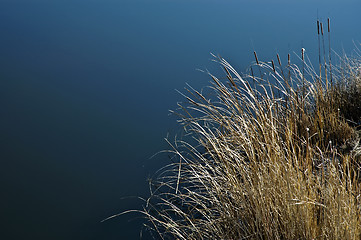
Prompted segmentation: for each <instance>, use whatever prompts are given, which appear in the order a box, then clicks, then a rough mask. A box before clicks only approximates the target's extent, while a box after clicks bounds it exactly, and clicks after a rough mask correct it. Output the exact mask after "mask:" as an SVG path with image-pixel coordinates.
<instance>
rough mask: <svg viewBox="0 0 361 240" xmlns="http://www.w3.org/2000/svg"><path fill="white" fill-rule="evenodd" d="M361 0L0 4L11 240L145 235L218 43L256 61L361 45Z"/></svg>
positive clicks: (0, 95) (4, 196)
mask: <svg viewBox="0 0 361 240" xmlns="http://www.w3.org/2000/svg"><path fill="white" fill-rule="evenodd" d="M360 10H361V2H360V1H356V0H355V1H349V0H346V1H342V2H341V1H336V0H335V1H311V0H310V1H302V2H301V1H241V0H238V1H236V0H227V1H224V0H222V1H221V0H183V1H181V0H177V1H174V0H154V1H147V0H139V1H137V0H132V1H127V0H118V1H116V0H51V1H50V0H23V1H20V0H0V104H1V105H0V106H1V108H0V110H1V115H0V161H1V165H0V184H1V188H0V190H1V198H0V219H1V228H0V229H1V230H0V238H1V239H139V231H140V229H141V221H140V220H139V219H137V217H139V215H136V214H130V215H125V216H121V217H118V218H115V219H113V220H109V221H106V222H104V223H101V222H100V221H101V220H102V219H104V218H106V217H108V216H110V215H112V214H116V213H119V212H121V211H124V210H128V209H133V208H140V207H141V205H142V202H141V201H138V200H136V199H134V198H127V199H122V198H123V197H127V196H142V197H146V196H147V195H148V193H149V192H148V186H147V182H146V180H147V178H148V177H149V176H150V175H151V174H152V173H154V171H155V169H157V168H158V167H159V166H161V165H162V164H165V163H167V158H166V156H162V155H160V156H158V157H156V158H153V159H151V160H150V159H149V158H150V157H151V156H152V155H153V154H154V153H156V152H157V151H159V150H162V149H164V148H166V144H165V142H164V140H163V138H164V137H165V136H166V135H167V133H168V132H169V133H170V134H171V135H172V134H174V133H176V132H177V128H176V124H175V117H169V116H168V110H169V109H175V108H176V102H177V101H181V100H182V97H181V96H180V95H179V94H177V93H176V91H175V90H174V89H179V90H182V89H183V87H184V86H185V83H186V82H188V83H189V84H191V85H192V86H194V87H195V88H200V87H202V86H204V85H207V83H208V81H209V79H208V77H207V76H206V75H205V74H203V73H201V72H199V71H196V69H197V68H201V69H205V68H208V69H210V70H211V71H215V72H217V71H218V70H219V69H218V67H217V65H215V64H214V63H212V62H211V61H209V59H210V58H211V56H210V54H209V53H210V52H213V53H216V54H220V55H221V56H223V57H225V58H226V59H228V60H229V61H230V62H231V63H232V64H233V65H234V66H235V67H236V68H237V69H238V70H240V71H244V70H245V69H246V68H247V67H248V66H249V64H250V63H251V62H252V61H253V50H256V51H257V52H258V55H259V58H261V59H262V60H264V61H268V60H270V59H274V58H275V54H276V53H280V55H281V56H282V58H283V59H284V60H285V59H286V56H287V53H289V52H290V53H293V51H295V52H297V51H300V48H301V47H304V48H306V51H307V53H308V54H309V56H310V58H311V59H313V60H315V61H317V54H318V50H317V36H316V24H315V21H316V19H317V14H318V16H319V17H320V19H321V20H323V21H324V22H326V19H327V17H330V18H331V24H332V40H331V41H332V47H333V48H334V49H335V50H336V51H337V52H341V51H342V50H344V51H345V52H346V53H351V51H352V49H353V48H354V46H353V42H352V40H355V41H361V31H360V27H359V23H360V22H361V17H360V14H359V12H360Z"/></svg>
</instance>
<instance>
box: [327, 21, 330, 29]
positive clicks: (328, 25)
mask: <svg viewBox="0 0 361 240" xmlns="http://www.w3.org/2000/svg"><path fill="white" fill-rule="evenodd" d="M327 27H328V32H330V18H327Z"/></svg>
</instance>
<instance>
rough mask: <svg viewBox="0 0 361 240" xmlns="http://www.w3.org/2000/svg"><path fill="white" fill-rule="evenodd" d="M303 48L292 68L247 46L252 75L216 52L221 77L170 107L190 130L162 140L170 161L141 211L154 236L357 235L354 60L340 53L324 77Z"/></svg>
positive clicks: (357, 66)
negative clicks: (251, 58)
mask: <svg viewBox="0 0 361 240" xmlns="http://www.w3.org/2000/svg"><path fill="white" fill-rule="evenodd" d="M317 28H318V34H319V32H320V28H321V33H322V35H323V27H322V24H321V23H319V21H317ZM328 32H329V20H328ZM301 53H302V59H300V60H301V66H302V67H301V68H299V67H298V65H296V64H292V63H291V61H290V55H288V64H287V66H282V65H281V60H280V57H279V56H278V55H277V61H278V64H279V66H275V64H274V61H271V62H269V63H266V62H261V61H260V60H259V59H258V57H257V54H256V52H254V56H255V60H256V63H255V65H256V66H254V67H257V68H259V70H260V71H259V75H255V73H254V72H253V68H254V67H253V68H252V67H251V68H250V71H251V73H250V74H243V75H241V74H239V73H238V72H237V71H236V70H235V69H234V68H233V67H232V66H231V65H230V64H229V63H228V62H227V61H226V60H225V59H223V58H216V61H217V62H218V63H219V64H220V65H221V66H222V68H223V69H224V70H225V71H224V72H225V76H226V78H225V80H222V79H220V78H217V77H216V76H214V75H212V74H210V73H209V76H210V78H211V79H212V82H211V85H210V86H209V89H210V91H207V92H208V94H204V93H202V92H199V91H196V90H194V89H192V88H190V87H189V88H188V89H187V94H185V97H186V102H185V103H183V104H179V107H180V110H179V111H177V112H176V113H177V114H178V115H179V123H180V124H181V125H182V126H183V128H184V130H185V132H186V133H187V134H188V138H185V139H182V140H175V141H174V143H173V142H170V141H169V140H167V141H168V142H169V145H170V146H171V150H170V151H169V152H170V153H172V156H173V158H172V160H173V163H171V164H169V165H168V166H165V167H164V168H163V169H162V170H161V171H160V172H159V175H158V177H157V178H155V179H154V180H152V181H151V182H150V186H151V196H150V197H149V199H147V200H145V206H144V210H143V211H142V213H143V214H145V215H146V217H147V219H148V224H147V225H148V227H149V228H150V229H152V230H153V231H152V232H153V233H154V234H155V235H156V236H157V237H159V238H161V239H360V238H361V218H360V217H361V212H360V210H361V209H360V207H361V205H360V196H361V188H360V182H361V175H360V174H361V172H360V162H361V147H360V124H361V62H360V60H359V59H358V58H349V57H346V56H343V57H342V58H341V64H340V66H338V67H337V66H332V81H327V71H324V74H325V76H322V73H321V63H320V72H319V73H318V74H317V73H316V72H315V71H314V69H313V67H312V66H311V65H310V64H308V63H307V62H306V60H305V57H304V54H305V53H304V49H302V52H301ZM324 54H325V51H324ZM319 59H321V57H320V58H319ZM329 60H331V58H330V57H329ZM324 61H325V65H324V68H325V70H327V67H328V68H329V69H331V66H330V62H329V64H326V58H324ZM330 72H331V70H330Z"/></svg>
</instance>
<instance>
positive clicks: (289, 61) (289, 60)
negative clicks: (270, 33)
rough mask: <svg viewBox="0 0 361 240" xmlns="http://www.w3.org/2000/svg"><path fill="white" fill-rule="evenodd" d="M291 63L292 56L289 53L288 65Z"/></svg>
mask: <svg viewBox="0 0 361 240" xmlns="http://www.w3.org/2000/svg"><path fill="white" fill-rule="evenodd" d="M290 65H291V56H290V54H288V66H290Z"/></svg>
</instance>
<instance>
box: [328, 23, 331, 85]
mask: <svg viewBox="0 0 361 240" xmlns="http://www.w3.org/2000/svg"><path fill="white" fill-rule="evenodd" d="M327 28H328V57H329V66H330V82H331V85H332V68H331V34H330V30H331V26H330V18H327Z"/></svg>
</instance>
